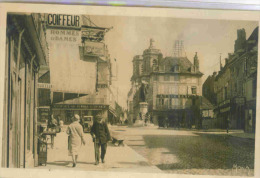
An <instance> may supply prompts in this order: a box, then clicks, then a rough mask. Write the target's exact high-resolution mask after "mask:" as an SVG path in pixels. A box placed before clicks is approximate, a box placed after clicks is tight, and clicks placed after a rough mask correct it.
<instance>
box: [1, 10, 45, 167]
mask: <svg viewBox="0 0 260 178" xmlns="http://www.w3.org/2000/svg"><path fill="white" fill-rule="evenodd" d="M6 32H7V33H6V59H5V64H6V66H5V94H4V115H3V129H2V132H3V134H2V135H3V137H2V162H1V164H2V167H11V168H19V167H34V166H36V165H37V164H38V161H37V156H38V155H37V141H38V138H37V106H38V100H37V92H38V89H37V83H38V73H39V68H40V66H41V65H45V64H46V60H47V57H48V45H47V42H46V35H45V34H46V26H45V24H44V23H43V21H42V16H41V14H12V13H8V15H7V31H6Z"/></svg>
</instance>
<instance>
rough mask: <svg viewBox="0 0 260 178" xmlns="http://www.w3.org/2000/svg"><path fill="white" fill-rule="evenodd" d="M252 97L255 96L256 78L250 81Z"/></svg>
mask: <svg viewBox="0 0 260 178" xmlns="http://www.w3.org/2000/svg"><path fill="white" fill-rule="evenodd" d="M252 97H256V79H254V80H253V83H252Z"/></svg>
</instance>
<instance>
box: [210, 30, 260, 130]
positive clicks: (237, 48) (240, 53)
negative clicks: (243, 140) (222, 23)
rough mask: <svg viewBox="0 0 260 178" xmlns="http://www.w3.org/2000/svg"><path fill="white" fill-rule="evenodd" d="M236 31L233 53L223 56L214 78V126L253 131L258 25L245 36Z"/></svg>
mask: <svg viewBox="0 0 260 178" xmlns="http://www.w3.org/2000/svg"><path fill="white" fill-rule="evenodd" d="M245 36H246V34H245V30H244V29H241V30H238V31H237V40H236V41H235V45H234V54H229V57H228V58H227V59H225V66H224V67H223V68H221V70H220V71H219V73H218V75H217V76H216V78H215V84H214V87H215V94H216V96H217V108H216V109H215V114H216V116H217V119H218V127H221V128H226V127H227V126H228V125H229V128H231V129H243V130H245V131H247V132H254V131H255V119H256V81H257V67H256V66H257V49H258V46H257V44H258V27H257V28H256V29H255V30H254V31H253V33H252V34H251V35H250V37H249V38H248V39H247V40H246V38H245Z"/></svg>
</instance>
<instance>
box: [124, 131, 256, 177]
mask: <svg viewBox="0 0 260 178" xmlns="http://www.w3.org/2000/svg"><path fill="white" fill-rule="evenodd" d="M120 130H124V134H125V136H126V138H127V141H126V143H127V144H128V145H129V146H130V147H131V148H133V149H134V150H135V151H137V152H138V153H139V154H141V155H142V156H144V157H145V158H146V159H148V162H149V164H151V165H155V166H157V167H158V168H160V169H161V170H163V171H164V172H166V173H178V174H203V175H204V174H205V175H239V176H253V175H254V141H255V140H254V139H252V138H243V137H246V136H245V134H242V133H241V134H240V133H239V132H238V131H233V132H232V131H231V132H230V133H229V134H226V133H225V132H223V131H222V132H221V131H217V132H198V131H185V130H173V129H172V130H169V129H168V130H167V129H157V128H143V129H138V128H124V129H122V128H121V129H120ZM247 137H248V136H247ZM249 137H252V135H251V136H249Z"/></svg>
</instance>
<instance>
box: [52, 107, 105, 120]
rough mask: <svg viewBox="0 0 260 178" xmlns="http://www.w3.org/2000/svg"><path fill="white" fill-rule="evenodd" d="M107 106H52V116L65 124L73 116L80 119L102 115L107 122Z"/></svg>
mask: <svg viewBox="0 0 260 178" xmlns="http://www.w3.org/2000/svg"><path fill="white" fill-rule="evenodd" d="M108 113H110V111H109V106H108V105H97V104H95V105H92V104H54V105H53V114H54V116H55V117H60V119H61V120H63V121H64V123H65V124H70V123H71V122H72V120H71V119H72V117H73V115H74V114H78V115H79V116H80V117H81V118H83V117H84V116H93V117H95V116H96V115H97V114H102V115H103V117H104V118H106V119H107V120H106V121H108V116H109V115H108Z"/></svg>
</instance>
